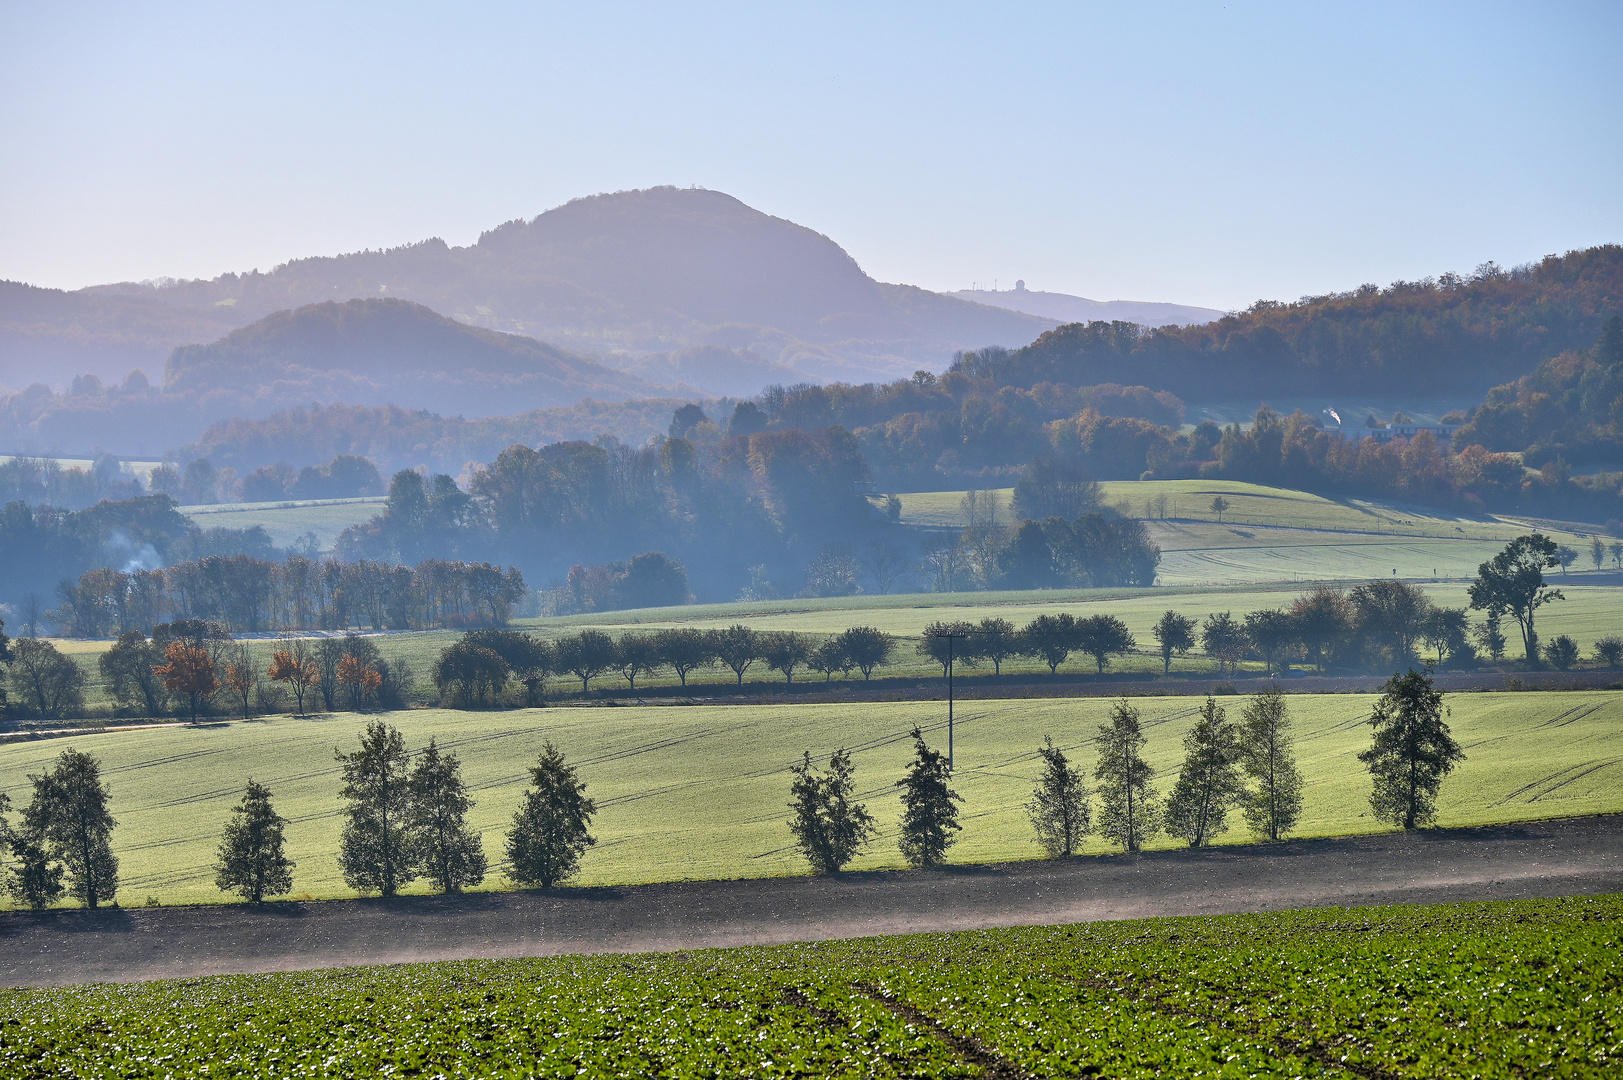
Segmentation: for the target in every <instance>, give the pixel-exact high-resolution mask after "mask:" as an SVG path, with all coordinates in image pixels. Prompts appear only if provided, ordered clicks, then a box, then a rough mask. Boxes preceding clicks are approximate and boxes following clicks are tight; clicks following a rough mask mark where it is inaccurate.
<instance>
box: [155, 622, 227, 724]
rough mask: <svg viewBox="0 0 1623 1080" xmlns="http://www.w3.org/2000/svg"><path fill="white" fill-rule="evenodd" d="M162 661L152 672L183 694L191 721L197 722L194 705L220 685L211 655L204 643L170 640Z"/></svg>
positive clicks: (170, 687)
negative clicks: (189, 705)
mask: <svg viewBox="0 0 1623 1080" xmlns="http://www.w3.org/2000/svg"><path fill="white" fill-rule="evenodd" d="M163 658H164V660H165V663H163V664H161V665H155V666H154V667H153V669H152V673H153V674H154V675H157V676H159V677H160V678H162V679H163V685H164V687H165V688H166V689H168V690H171V691H173V692H175V693H177V694H185V695H186V698H187V701H188V702H189V703H190V704H191V713H192V723H194V724H195V723H197V707H198V705H199V704H200V703H201V702H202V700H203V699H204V698H206V697H208V696H209V695H210V694H213V693H214V692H215V691H216V690H218V689H219V688H220V680H219V678H218V677H217V676H216V675H215V673H214V657H213V656H210V655H209V651H208V650H207V649H205V648H204V647H203V646H201V645H198V644H195V643H193V642H190V641H171V642H170V643H169V648H167V649H165V650H164V654H163Z"/></svg>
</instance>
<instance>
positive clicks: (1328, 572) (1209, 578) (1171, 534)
mask: <svg viewBox="0 0 1623 1080" xmlns="http://www.w3.org/2000/svg"><path fill="white" fill-rule="evenodd" d="M1103 487H1104V501H1105V503H1106V504H1108V505H1111V506H1115V507H1117V508H1118V509H1121V510H1122V511H1123V512H1125V513H1127V514H1129V515H1131V516H1134V517H1140V518H1144V519H1145V520H1146V525H1147V527H1148V529H1149V532H1150V537H1151V538H1152V539H1153V540H1154V541H1155V542H1156V543H1157V544H1159V545H1160V546H1161V551H1162V559H1161V569H1160V573H1159V576H1158V579H1157V581H1158V584H1160V585H1163V586H1174V587H1187V586H1205V585H1229V584H1244V583H1262V582H1304V581H1348V580H1356V579H1360V578H1371V577H1390V576H1392V574H1393V573H1394V572H1395V573H1396V574H1397V576H1398V577H1402V578H1439V577H1440V578H1464V577H1471V576H1474V575H1475V574H1476V568H1477V566H1478V565H1479V564H1481V563H1482V562H1484V561H1486V560H1487V559H1488V558H1490V557H1492V556H1493V555H1494V554H1495V553H1496V552H1497V551H1499V549H1500V548H1502V547H1503V546H1504V544H1505V543H1506V542H1507V541H1509V540H1511V539H1512V538H1514V537H1516V536H1519V535H1521V534H1522V533H1525V532H1529V531H1531V530H1532V529H1534V528H1540V529H1542V530H1543V531H1544V532H1546V533H1547V534H1549V535H1551V536H1553V537H1555V538H1556V539H1557V540H1558V541H1560V542H1561V543H1563V544H1567V545H1569V546H1571V547H1573V548H1575V549H1577V550H1578V551H1579V552H1580V553H1581V555H1582V556H1583V561H1582V563H1581V565H1582V566H1586V567H1587V566H1591V565H1592V564H1591V563H1590V562H1589V561H1588V554H1587V553H1588V545H1589V534H1588V533H1585V532H1582V531H1576V532H1575V531H1572V530H1570V529H1564V528H1553V527H1549V526H1543V525H1534V524H1530V523H1527V522H1522V521H1518V520H1516V519H1513V518H1505V517H1466V516H1457V515H1450V514H1447V513H1439V512H1437V511H1436V510H1432V509H1425V508H1422V507H1418V506H1406V505H1403V504H1397V503H1382V502H1372V501H1369V500H1364V499H1336V498H1326V497H1324V496H1321V495H1312V494H1309V493H1308V492H1305V491H1294V490H1291V489H1288V488H1274V487H1263V486H1261V485H1259V484H1245V483H1240V482H1238V481H1233V480H1152V481H1112V482H1108V483H1105V484H1104V485H1103ZM1011 492H1012V489H1010V488H1004V489H1001V490H1000V491H999V495H1000V496H1001V497H1002V499H1003V501H1004V505H1005V507H1006V506H1007V505H1008V500H1009V498H1010V495H1011ZM963 496H964V493H963V492H961V491H929V492H917V493H913V494H905V495H902V496H900V498H901V500H902V521H903V522H905V523H907V524H913V525H928V526H937V527H959V526H962V525H963V524H964V519H963V513H962V511H961V509H960V508H959V503H960V501H961V500H962V499H963ZM1217 496H1222V497H1223V498H1224V499H1225V500H1227V502H1228V503H1229V504H1230V507H1229V509H1228V510H1225V511H1224V513H1223V519H1222V521H1221V522H1219V521H1218V520H1217V514H1216V513H1215V512H1214V511H1213V510H1212V509H1211V503H1212V499H1213V498H1215V497H1217ZM1163 499H1164V500H1165V506H1162V505H1161V500H1163Z"/></svg>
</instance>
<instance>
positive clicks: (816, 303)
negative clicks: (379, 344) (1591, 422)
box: [0, 187, 1055, 390]
mask: <svg viewBox="0 0 1623 1080" xmlns="http://www.w3.org/2000/svg"><path fill="white" fill-rule="evenodd" d="M67 295H69V296H72V297H76V298H81V300H86V301H88V300H100V301H102V302H104V303H109V304H110V303H112V302H114V301H116V300H125V301H128V300H138V301H140V304H141V305H142V306H141V307H140V308H139V310H137V309H133V308H132V309H130V310H129V312H128V319H127V321H128V322H129V324H130V325H129V326H128V332H129V333H130V334H131V335H133V336H134V337H138V338H139V339H140V340H141V341H142V342H145V343H147V345H149V346H150V344H151V343H153V342H160V341H167V342H168V345H169V347H173V346H174V345H181V344H190V343H193V342H196V341H200V340H208V339H209V338H210V337H211V336H213V335H212V334H205V333H203V332H202V331H201V327H197V328H190V327H189V325H188V324H187V323H186V320H191V321H193V322H196V321H197V320H200V319H204V320H214V322H212V323H210V326H211V327H218V326H219V325H220V322H221V321H224V323H225V326H224V328H225V329H229V328H232V327H240V326H245V325H246V324H248V323H251V322H253V321H255V320H257V319H260V318H263V317H265V316H267V315H270V314H271V313H273V312H276V311H281V310H286V309H291V308H298V307H303V306H305V305H307V304H312V303H320V302H323V301H328V300H338V301H342V300H348V299H373V298H380V297H394V298H399V299H404V300H411V301H414V302H416V303H419V304H423V305H425V306H427V307H429V308H432V309H433V310H435V311H437V312H440V313H441V314H444V315H448V316H451V317H453V318H455V319H456V320H458V321H459V322H464V323H468V324H471V325H476V326H482V327H485V328H487V329H491V330H500V331H504V332H507V333H516V334H524V335H527V336H530V337H534V338H539V339H541V340H544V341H550V342H554V343H556V344H558V345H560V346H563V347H565V348H568V349H572V350H575V351H577V352H590V353H595V354H600V355H602V356H605V357H610V358H611V359H610V361H609V362H610V363H611V364H624V365H626V366H634V365H635V364H636V363H637V362H638V361H640V360H641V359H642V358H643V357H646V356H650V355H653V354H666V353H669V354H677V353H682V352H683V351H684V350H694V349H706V348H709V347H716V348H718V349H719V350H720V351H718V352H708V353H691V354H689V355H690V358H702V357H708V360H705V361H703V363H714V364H717V365H719V368H717V369H716V370H714V371H712V370H710V369H704V370H698V369H694V370H692V371H691V372H690V374H692V375H693V376H694V377H695V378H696V379H698V381H697V382H696V383H695V385H703V386H707V387H708V386H713V385H718V384H724V385H728V386H732V387H735V388H737V389H739V390H742V389H743V385H742V383H741V382H740V379H741V378H747V377H748V374H749V369H751V368H753V367H759V366H760V362H764V363H765V364H766V365H768V366H769V368H770V366H771V365H782V366H783V368H784V369H785V370H789V371H794V372H801V373H804V374H805V375H807V376H811V377H814V378H819V379H835V378H839V379H855V380H858V381H862V380H866V379H870V378H883V377H894V376H897V375H909V374H911V373H912V372H913V371H914V370H915V369H917V368H920V367H928V368H933V369H936V370H940V369H941V368H943V367H945V366H946V363H947V361H949V360H950V359H951V357H952V354H953V353H954V352H955V351H956V350H959V349H965V348H979V347H981V346H984V345H1004V346H1019V345H1024V344H1026V343H1027V342H1029V341H1031V340H1032V339H1033V338H1035V337H1036V336H1037V335H1038V334H1040V333H1042V332H1043V331H1044V330H1047V329H1050V328H1051V327H1052V326H1054V325H1055V322H1054V320H1053V319H1050V318H1044V317H1038V316H1033V315H1025V314H1021V313H1019V312H1014V311H1008V310H1005V309H1003V308H1001V307H997V306H987V305H983V304H977V303H972V302H969V301H965V300H961V299H958V298H955V297H948V296H942V295H940V294H939V293H933V292H927V291H926V290H923V289H918V288H913V287H911V286H906V285H887V284H884V283H881V282H878V281H875V280H874V279H873V278H871V277H869V276H868V275H867V274H865V273H864V272H863V271H862V268H861V267H859V266H858V265H857V264H856V262H855V260H853V259H852V258H851V256H850V255H848V254H847V253H846V252H845V251H844V250H843V249H842V248H841V247H840V246H839V245H838V244H836V243H835V242H834V241H833V240H830V239H829V238H828V237H826V236H823V235H821V234H819V233H816V232H814V231H812V230H811V229H808V228H805V227H804V226H801V225H796V224H795V223H793V222H790V221H785V220H784V219H782V218H776V217H771V216H769V215H767V214H763V213H761V212H760V211H758V210H754V209H751V208H750V207H748V206H746V205H744V204H743V203H742V202H739V201H738V200H737V199H735V198H733V197H732V196H730V195H725V194H722V193H721V192H718V191H703V190H698V189H677V188H671V187H664V188H652V189H649V190H645V191H625V192H619V193H616V194H612V195H595V196H592V197H590V198H584V199H576V200H574V201H573V202H570V203H567V204H565V205H564V206H560V207H558V208H556V209H554V210H550V211H548V212H547V213H544V214H542V215H540V216H539V217H536V218H534V219H531V220H529V221H510V222H508V223H507V224H505V225H502V226H500V227H499V228H496V229H493V230H491V231H489V232H487V233H485V234H484V235H482V236H481V237H480V238H479V240H478V242H477V243H474V244H471V245H469V246H467V247H451V246H449V245H447V244H446V243H445V242H444V241H442V240H438V239H431V240H425V241H423V242H421V243H417V244H412V245H409V246H406V247H399V248H392V249H390V250H387V251H363V252H358V253H354V254H350V255H338V256H333V257H321V258H309V259H299V260H295V261H293V262H290V263H287V264H285V265H283V266H279V267H277V268H276V269H274V270H272V271H271V272H270V273H268V274H261V273H259V272H257V271H255V272H253V273H248V274H224V275H221V276H220V277H217V278H214V279H213V280H211V281H185V282H173V283H166V284H160V285H159V286H157V287H153V286H150V285H146V284H140V285H137V284H133V283H124V284H118V285H103V286H95V287H93V288H90V289H85V290H81V291H80V292H78V293H73V294H67ZM151 305H156V308H155V310H158V311H162V310H163V309H164V308H165V307H167V308H168V309H169V310H170V316H169V317H170V318H172V319H179V320H180V324H179V325H177V326H175V327H174V329H173V335H183V334H189V335H190V336H173V335H172V336H168V337H166V336H165V335H166V334H171V331H170V329H169V328H168V327H166V326H160V325H157V324H156V323H155V321H154V318H153V316H151V315H149V314H146V313H147V312H148V311H149V308H150V306H151ZM109 310H111V309H109ZM143 320H145V321H144V322H143ZM16 321H17V322H19V323H27V322H28V317H27V316H26V314H23V315H19V316H18V317H17V319H16ZM36 321H37V320H36ZM214 332H215V333H218V332H220V331H219V330H218V329H215V331H214ZM0 347H4V348H8V349H10V350H15V352H16V354H17V357H16V361H17V363H16V365H14V366H20V365H23V364H24V363H25V361H26V360H27V355H26V354H27V353H28V352H29V345H28V342H27V341H22V342H15V343H12V344H11V345H0ZM128 353H129V349H128V348H125V350H124V352H118V350H117V349H115V348H113V345H112V344H111V343H104V342H102V341H100V340H99V339H98V340H96V341H86V342H84V343H83V344H82V346H81V347H79V349H78V352H77V353H75V354H73V356H74V357H75V359H74V360H73V361H72V362H75V363H76V364H77V365H78V367H79V368H80V369H84V370H90V369H91V368H92V367H93V366H95V365H100V366H101V367H102V368H105V367H107V366H108V365H110V364H114V363H115V361H114V360H113V359H112V357H113V356H114V355H117V356H119V357H123V356H125V355H127V354H128ZM149 354H150V349H149V352H148V353H147V354H143V355H149ZM53 355H56V356H58V357H63V358H65V357H66V356H68V355H69V354H68V353H66V352H64V351H63V350H60V349H58V350H57V352H56V353H55V354H53ZM750 357H754V358H756V359H755V360H751V359H749V358H750ZM10 362H11V361H10V360H6V359H3V358H0V364H4V363H10ZM61 362H68V361H67V360H66V359H62V360H61ZM740 363H742V364H743V368H742V369H741V368H740V367H739V366H738V365H739V364H740ZM701 366H702V364H701ZM700 376H703V377H702V378H700ZM33 377H39V376H33ZM53 381H55V382H58V383H60V382H61V381H62V373H61V372H60V369H58V371H57V377H56V378H55V379H54V380H53ZM751 389H752V390H753V389H759V387H758V386H757V387H752V388H751Z"/></svg>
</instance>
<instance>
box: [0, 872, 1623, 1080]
mask: <svg viewBox="0 0 1623 1080" xmlns="http://www.w3.org/2000/svg"><path fill="white" fill-rule="evenodd" d="M1620 920H1623V900H1620V898H1618V897H1585V898H1574V899H1565V900H1541V901H1515V902H1508V903H1487V904H1455V905H1437V906H1431V907H1423V906H1415V907H1383V908H1364V909H1357V910H1348V909H1338V908H1329V909H1318V910H1311V911H1299V912H1287V913H1283V914H1268V915H1230V916H1217V917H1205V918H1199V917H1192V918H1175V919H1154V920H1135V921H1130V922H1117V923H1092V924H1086V925H1081V926H1064V927H1031V928H1018V929H1003V930H982V931H970V932H961V933H955V934H918V935H911V936H902V937H886V938H868V939H859V940H854V941H834V942H824V943H818V944H810V945H783V946H774V947H768V948H745V949H731V950H707V951H701V952H683V953H675V954H668V955H642V956H598V957H563V958H553V959H532V960H485V961H479V960H473V961H457V962H447V963H434V964H407V965H396V966H389V967H370V968H348V969H339V970H333V971H317V972H307V973H296V974H272V975H254V976H217V977H211V978H200V979H188V980H175V981H165V982H154V983H145V984H136V985H132V986H113V985H103V986H87V987H72V988H66V989H52V990H9V991H3V992H0V1068H3V1069H4V1071H5V1074H6V1075H7V1076H10V1077H16V1078H19V1080H22V1078H35V1077H38V1078H44V1077H58V1076H75V1077H103V1076H106V1077H113V1076H118V1077H166V1078H167V1077H205V1076H206V1077H219V1076H265V1077H280V1076H315V1077H350V1076H361V1075H366V1076H373V1075H388V1076H393V1075H401V1076H415V1075H424V1076H446V1077H464V1076H467V1077H472V1076H513V1077H518V1076H526V1077H573V1076H590V1077H655V1076H657V1077H702V1076H716V1077H724V1076H751V1077H756V1076H759V1077H766V1076H773V1077H792V1076H802V1077H809V1076H816V1077H833V1076H839V1077H853V1078H855V1077H972V1076H984V1075H1002V1076H1019V1075H1027V1076H1110V1077H1132V1078H1138V1077H1146V1078H1148V1077H1161V1076H1190V1077H1281V1078H1284V1077H1307V1076H1336V1075H1341V1076H1362V1077H1381V1078H1389V1077H1390V1078H1398V1077H1433V1076H1471V1077H1485V1078H1487V1077H1527V1076H1541V1077H1542V1076H1564V1077H1587V1076H1596V1077H1599V1076H1607V1075H1614V1076H1615V1075H1616V1074H1617V1069H1618V1067H1619V1061H1620V1056H1623V994H1620V993H1619V986H1620V984H1623V948H1620V946H1623V935H1620V933H1619V928H1620Z"/></svg>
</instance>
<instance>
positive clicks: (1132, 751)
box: [1093, 700, 1161, 851]
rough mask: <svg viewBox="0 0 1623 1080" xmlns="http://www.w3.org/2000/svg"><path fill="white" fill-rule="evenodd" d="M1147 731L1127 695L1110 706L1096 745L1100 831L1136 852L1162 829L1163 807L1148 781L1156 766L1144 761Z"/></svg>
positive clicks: (1096, 738) (1128, 849) (1102, 834)
mask: <svg viewBox="0 0 1623 1080" xmlns="http://www.w3.org/2000/svg"><path fill="white" fill-rule="evenodd" d="M1144 743H1145V739H1144V734H1143V731H1142V730H1141V729H1140V726H1139V716H1138V710H1137V709H1135V708H1133V707H1132V706H1131V705H1129V704H1128V703H1127V702H1126V701H1125V700H1123V701H1118V702H1117V703H1116V704H1115V705H1114V706H1112V707H1111V710H1110V723H1108V724H1101V725H1100V726H1099V734H1098V735H1097V736H1096V737H1095V738H1094V745H1095V746H1096V747H1097V748H1098V750H1099V763H1098V765H1097V766H1096V767H1095V768H1094V770H1093V778H1094V779H1095V780H1097V781H1099V835H1100V836H1103V837H1104V838H1105V839H1107V840H1111V841H1113V842H1115V843H1117V844H1120V845H1121V846H1122V848H1123V849H1124V850H1126V851H1137V850H1139V848H1141V847H1142V846H1143V845H1144V841H1145V839H1146V838H1147V837H1150V836H1153V835H1154V834H1155V833H1156V832H1157V831H1159V830H1160V828H1161V807H1160V802H1159V800H1158V799H1157V798H1156V794H1155V790H1154V789H1153V788H1151V787H1150V780H1151V778H1153V777H1154V775H1155V771H1154V770H1153V769H1151V768H1150V766H1149V763H1148V762H1146V761H1145V760H1144V757H1143V755H1142V754H1141V752H1140V751H1142V750H1143V749H1144Z"/></svg>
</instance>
